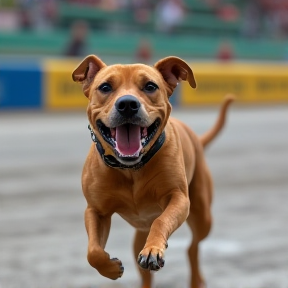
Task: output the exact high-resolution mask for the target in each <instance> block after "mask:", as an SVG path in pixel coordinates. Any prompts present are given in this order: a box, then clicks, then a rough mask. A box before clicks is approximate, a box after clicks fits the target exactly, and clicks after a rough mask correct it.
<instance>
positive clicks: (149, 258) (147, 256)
mask: <svg viewBox="0 0 288 288" xmlns="http://www.w3.org/2000/svg"><path fill="white" fill-rule="evenodd" d="M137 262H138V264H139V266H140V267H141V268H143V269H148V270H152V271H158V270H159V269H161V268H162V267H164V264H165V260H164V251H163V250H162V249H159V248H157V247H153V246H152V247H147V248H145V249H143V250H142V251H141V252H140V254H139V256H138V259H137Z"/></svg>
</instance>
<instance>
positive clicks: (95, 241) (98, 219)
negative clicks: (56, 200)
mask: <svg viewBox="0 0 288 288" xmlns="http://www.w3.org/2000/svg"><path fill="white" fill-rule="evenodd" d="M85 226H86V230H87V233H88V238H89V241H88V255H87V259H88V262H89V263H90V265H91V266H92V267H94V268H95V269H96V270H98V272H99V273H100V274H101V275H103V276H105V277H107V278H110V279H113V280H116V279H117V278H119V277H121V276H122V274H123V272H124V267H123V266H122V262H121V261H120V260H118V259H117V258H112V259H110V256H109V254H108V253H107V252H105V251H104V248H105V245H106V242H107V239H108V236H109V231H110V226H111V216H106V217H103V216H100V215H98V213H97V212H96V211H95V210H94V209H93V208H91V207H87V209H86V211H85Z"/></svg>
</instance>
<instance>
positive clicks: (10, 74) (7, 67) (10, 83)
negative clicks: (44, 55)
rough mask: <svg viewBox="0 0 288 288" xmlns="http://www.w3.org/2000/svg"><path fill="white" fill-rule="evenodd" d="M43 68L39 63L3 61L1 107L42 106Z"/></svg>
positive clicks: (0, 80) (0, 89) (0, 83)
mask: <svg viewBox="0 0 288 288" xmlns="http://www.w3.org/2000/svg"><path fill="white" fill-rule="evenodd" d="M41 70H42V69H41V66H40V64H38V63H1V64H0V109H6V108H7V109H10V108H40V107H41V106H42V71H41Z"/></svg>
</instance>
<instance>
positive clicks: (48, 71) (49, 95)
mask: <svg viewBox="0 0 288 288" xmlns="http://www.w3.org/2000/svg"><path fill="white" fill-rule="evenodd" d="M78 64H79V61H74V60H62V59H57V60H45V61H44V62H43V69H44V76H43V93H44V99H45V106H46V108H48V109H57V108H61V109H71V108H72V109H73V108H82V107H83V108H84V107H86V106H87V104H88V100H87V98H86V97H85V96H84V94H83V92H82V87H81V85H80V84H79V83H75V82H73V80H72V72H73V71H74V69H75V68H76V67H77V65H78Z"/></svg>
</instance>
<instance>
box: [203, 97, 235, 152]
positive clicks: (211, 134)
mask: <svg viewBox="0 0 288 288" xmlns="http://www.w3.org/2000/svg"><path fill="white" fill-rule="evenodd" d="M234 100H235V96H234V95H232V94H228V95H227V96H226V97H225V99H224V101H223V103H222V105H221V108H220V113H219V115H218V119H217V120H216V123H215V124H214V126H213V127H212V128H211V129H210V130H209V131H207V132H206V133H204V134H203V135H201V136H200V137H199V138H200V141H201V143H202V145H203V147H206V145H208V144H209V143H210V142H211V141H212V140H213V139H214V138H215V137H216V136H217V135H218V133H219V132H220V131H221V130H222V128H223V127H224V124H225V121H226V114H227V110H228V107H229V105H230V104H231V103H232V102H233V101H234Z"/></svg>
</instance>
